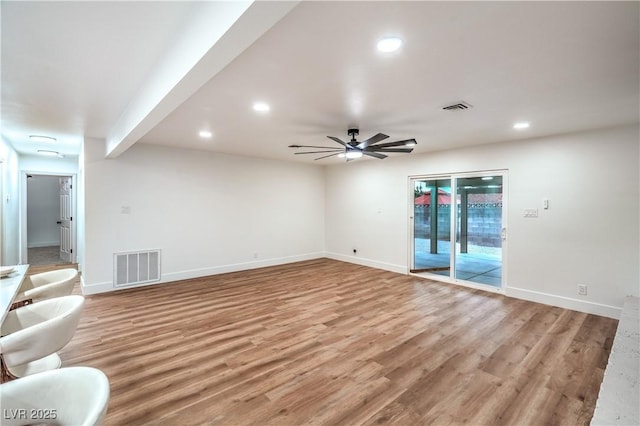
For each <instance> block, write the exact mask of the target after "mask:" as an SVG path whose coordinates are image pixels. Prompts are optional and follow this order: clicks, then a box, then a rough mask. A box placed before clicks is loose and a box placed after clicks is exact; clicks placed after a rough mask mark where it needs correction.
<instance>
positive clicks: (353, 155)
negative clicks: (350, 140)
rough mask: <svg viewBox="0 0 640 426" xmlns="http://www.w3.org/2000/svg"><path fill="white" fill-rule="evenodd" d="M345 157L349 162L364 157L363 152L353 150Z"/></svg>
mask: <svg viewBox="0 0 640 426" xmlns="http://www.w3.org/2000/svg"><path fill="white" fill-rule="evenodd" d="M344 155H345V157H347V159H348V160H355V159H356V158H360V157H362V151H358V150H355V149H352V150H349V151H347V152H346V153H345V154H344Z"/></svg>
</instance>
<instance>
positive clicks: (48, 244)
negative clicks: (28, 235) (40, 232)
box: [27, 240, 60, 248]
mask: <svg viewBox="0 0 640 426" xmlns="http://www.w3.org/2000/svg"><path fill="white" fill-rule="evenodd" d="M59 245H60V240H58V241H44V242H39V243H33V242H32V243H31V244H27V248H37V247H54V246H59Z"/></svg>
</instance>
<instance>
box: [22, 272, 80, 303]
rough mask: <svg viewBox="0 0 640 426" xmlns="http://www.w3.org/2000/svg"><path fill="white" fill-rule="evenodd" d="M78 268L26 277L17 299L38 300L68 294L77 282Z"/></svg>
mask: <svg viewBox="0 0 640 426" xmlns="http://www.w3.org/2000/svg"><path fill="white" fill-rule="evenodd" d="M77 277H78V270H77V269H73V268H66V269H58V270H57V271H48V272H42V273H40V274H34V275H30V276H27V277H25V279H24V282H23V283H22V285H21V286H20V289H19V290H18V295H17V296H16V297H15V300H17V301H22V300H31V301H33V302H38V301H41V300H46V299H51V298H54V297H62V296H68V295H70V294H71V292H72V291H73V286H74V285H75V284H76V278H77Z"/></svg>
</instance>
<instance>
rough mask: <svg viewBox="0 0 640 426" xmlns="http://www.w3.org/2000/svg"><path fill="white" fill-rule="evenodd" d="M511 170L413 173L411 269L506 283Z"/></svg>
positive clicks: (465, 280) (486, 283) (490, 283)
mask: <svg viewBox="0 0 640 426" xmlns="http://www.w3.org/2000/svg"><path fill="white" fill-rule="evenodd" d="M506 180H507V175H506V171H499V172H495V171H493V172H478V173H465V174H451V175H444V176H432V177H430V176H426V177H415V178H411V179H410V184H411V191H412V192H413V202H412V210H413V215H412V216H411V218H412V226H411V234H412V235H411V239H410V240H411V241H412V247H411V265H410V271H411V272H412V273H416V274H424V275H427V276H431V277H433V278H440V279H443V280H445V281H452V282H457V283H463V284H464V283H466V284H472V285H474V286H476V285H480V286H482V287H485V286H487V287H489V288H491V289H498V290H499V289H502V288H503V287H504V282H505V274H504V269H503V258H504V255H505V248H506V221H505V217H506V216H505V214H504V212H505V211H506V190H505V188H506Z"/></svg>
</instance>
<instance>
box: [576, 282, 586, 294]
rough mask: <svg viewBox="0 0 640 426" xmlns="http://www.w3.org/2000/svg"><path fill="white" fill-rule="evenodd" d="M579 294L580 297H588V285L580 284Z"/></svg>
mask: <svg viewBox="0 0 640 426" xmlns="http://www.w3.org/2000/svg"><path fill="white" fill-rule="evenodd" d="M578 294H579V295H580V296H586V295H587V286H586V284H578Z"/></svg>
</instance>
